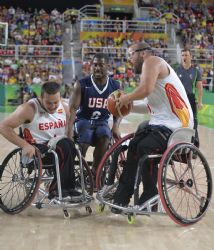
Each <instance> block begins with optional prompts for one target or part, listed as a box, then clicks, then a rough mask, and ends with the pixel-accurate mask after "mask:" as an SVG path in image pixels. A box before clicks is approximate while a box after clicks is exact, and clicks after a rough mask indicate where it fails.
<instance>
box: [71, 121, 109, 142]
mask: <svg viewBox="0 0 214 250" xmlns="http://www.w3.org/2000/svg"><path fill="white" fill-rule="evenodd" d="M75 132H76V133H77V135H78V141H79V142H80V143H86V144H89V145H91V146H94V145H95V142H96V139H97V138H100V137H103V136H106V137H108V138H111V136H112V133H111V130H110V128H109V125H108V121H96V120H78V121H76V122H75Z"/></svg>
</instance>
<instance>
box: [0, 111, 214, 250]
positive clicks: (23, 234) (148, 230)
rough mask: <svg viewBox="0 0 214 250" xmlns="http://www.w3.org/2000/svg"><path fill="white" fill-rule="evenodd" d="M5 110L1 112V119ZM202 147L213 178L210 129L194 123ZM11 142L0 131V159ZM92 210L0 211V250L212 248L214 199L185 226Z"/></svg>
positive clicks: (134, 118) (130, 123)
mask: <svg viewBox="0 0 214 250" xmlns="http://www.w3.org/2000/svg"><path fill="white" fill-rule="evenodd" d="M4 116H5V114H2V113H0V119H2V118H3V117H4ZM141 119H142V117H141V116H140V115H129V116H128V117H127V118H126V119H125V120H124V121H123V123H122V124H121V131H122V132H123V133H128V132H132V131H133V130H134V129H135V128H136V127H137V124H138V123H139V122H140V120H141ZM199 132H200V139H201V151H202V153H203V154H204V155H205V156H206V158H207V161H208V163H209V165H210V168H211V171H212V175H213V179H214V174H213V173H214V130H213V129H208V128H205V127H202V126H200V127H199ZM12 148H13V145H11V144H9V143H8V142H7V141H6V140H5V139H4V138H3V137H1V136H0V162H2V160H3V158H4V157H5V156H6V155H7V154H8V153H9V151H11V149H12ZM97 204H98V203H97V202H96V201H94V202H93V203H92V209H93V213H92V214H91V215H87V213H86V212H85V209H84V208H81V209H79V210H71V218H70V219H69V220H65V219H64V218H63V214H62V211H61V210H60V209H41V210H38V209H36V208H33V207H29V208H27V209H26V210H25V211H24V212H22V213H20V214H18V215H13V216H11V215H7V214H5V213H4V212H3V211H1V210H0V250H43V249H44V250H55V249H57V250H82V249H85V250H120V249H124V250H130V249H131V250H137V249H145V250H171V249H173V250H181V249H182V250H183V249H185V250H211V249H214V202H213V199H212V203H211V206H210V208H209V210H208V212H207V214H206V216H205V217H204V218H203V219H202V220H201V221H200V222H199V223H197V224H195V225H193V226H190V227H181V226H178V225H176V224H175V223H174V222H173V221H171V219H170V218H169V217H167V216H151V217H148V216H137V217H136V221H137V222H136V224H135V225H129V224H128V223H127V219H126V217H123V216H121V215H114V214H112V213H111V212H110V211H109V210H108V209H106V210H105V211H104V213H102V214H98V213H97V212H96V207H97Z"/></svg>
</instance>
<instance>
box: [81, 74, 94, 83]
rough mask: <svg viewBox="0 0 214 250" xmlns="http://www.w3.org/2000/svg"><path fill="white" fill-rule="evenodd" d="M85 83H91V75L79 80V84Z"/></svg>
mask: <svg viewBox="0 0 214 250" xmlns="http://www.w3.org/2000/svg"><path fill="white" fill-rule="evenodd" d="M87 82H91V75H89V76H86V77H83V78H81V79H80V80H79V83H80V84H84V83H87Z"/></svg>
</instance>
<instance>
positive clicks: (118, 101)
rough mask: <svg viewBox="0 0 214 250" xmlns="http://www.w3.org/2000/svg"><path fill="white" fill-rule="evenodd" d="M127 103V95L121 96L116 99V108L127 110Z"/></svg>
mask: <svg viewBox="0 0 214 250" xmlns="http://www.w3.org/2000/svg"><path fill="white" fill-rule="evenodd" d="M129 103H130V101H129V95H128V94H127V95H121V96H120V97H119V98H117V99H116V107H119V108H121V107H123V106H126V107H127V108H128V104H129Z"/></svg>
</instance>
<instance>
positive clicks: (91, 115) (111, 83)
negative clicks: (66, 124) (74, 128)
mask: <svg viewBox="0 0 214 250" xmlns="http://www.w3.org/2000/svg"><path fill="white" fill-rule="evenodd" d="M80 86H81V103H80V107H79V109H78V110H77V120H78V119H87V120H108V118H109V116H110V113H109V111H108V110H107V98H108V96H109V95H110V94H111V93H112V92H114V91H115V90H117V89H119V88H120V84H119V82H117V81H115V80H113V79H112V78H109V77H107V81H106V84H105V85H104V86H102V87H103V89H99V87H98V86H97V84H96V83H95V82H94V80H93V78H92V75H91V76H88V77H85V78H83V79H81V80H80Z"/></svg>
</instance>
